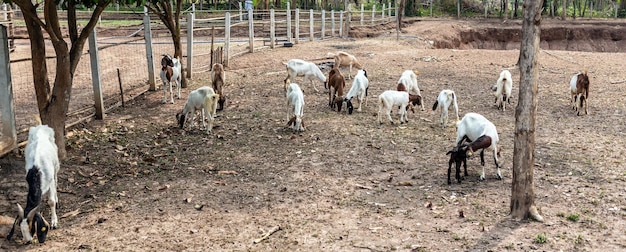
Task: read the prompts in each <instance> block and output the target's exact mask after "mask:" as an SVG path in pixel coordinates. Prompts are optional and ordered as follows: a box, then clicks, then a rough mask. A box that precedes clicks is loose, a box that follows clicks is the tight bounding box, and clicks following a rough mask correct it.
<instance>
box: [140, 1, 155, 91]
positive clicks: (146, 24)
mask: <svg viewBox="0 0 626 252" xmlns="http://www.w3.org/2000/svg"><path fill="white" fill-rule="evenodd" d="M143 30H144V35H143V38H144V40H145V41H146V60H147V61H148V62H147V63H148V85H150V87H149V88H148V90H150V91H156V80H155V79H154V78H155V77H154V56H153V52H152V28H151V27H150V16H149V15H148V11H147V10H146V11H145V12H144V15H143Z"/></svg>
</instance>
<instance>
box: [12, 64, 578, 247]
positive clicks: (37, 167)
mask: <svg viewBox="0 0 626 252" xmlns="http://www.w3.org/2000/svg"><path fill="white" fill-rule="evenodd" d="M327 56H330V57H332V58H334V60H335V63H334V65H333V68H332V69H331V70H330V72H329V76H328V78H326V76H324V74H323V73H322V71H321V70H320V68H319V67H318V66H317V65H316V64H314V63H311V62H307V61H304V60H299V59H292V60H289V61H288V62H287V63H283V64H284V65H285V66H286V68H287V74H288V75H287V78H285V80H284V83H285V87H284V89H285V93H286V98H287V104H288V110H287V125H288V126H289V128H291V129H292V130H294V131H304V130H305V126H304V122H303V120H302V117H303V110H304V104H305V103H304V94H303V92H302V89H301V88H300V86H299V85H298V84H296V83H295V78H296V77H297V76H304V81H305V82H306V81H307V80H308V81H310V83H311V85H312V87H313V89H315V90H316V91H318V89H317V88H316V87H315V84H314V80H318V81H320V82H323V83H324V86H325V88H326V89H329V95H328V105H329V106H330V107H331V108H332V109H334V108H337V111H339V112H340V111H341V109H342V107H343V105H344V104H345V106H346V110H347V112H348V113H349V114H352V112H353V106H352V101H351V100H352V98H354V97H356V98H357V101H358V103H359V105H358V108H357V111H359V112H361V111H362V110H361V109H362V103H364V102H365V103H366V104H367V101H366V98H367V90H368V86H369V81H368V78H367V72H366V71H365V69H363V67H362V66H361V65H360V64H359V62H358V61H357V59H356V58H355V57H354V56H353V55H350V54H348V53H345V52H338V53H336V54H332V53H331V54H329V55H327ZM161 65H162V68H161V74H160V77H161V79H162V81H163V91H164V97H163V103H167V100H168V99H167V92H168V91H169V92H170V102H171V103H174V92H173V90H172V82H173V83H174V84H175V85H176V88H177V91H176V96H177V98H180V80H181V65H180V62H179V61H178V59H176V58H173V57H171V56H169V55H164V57H163V58H162V60H161ZM340 66H346V67H349V69H350V70H349V71H350V72H349V74H348V79H353V80H352V86H351V87H350V90H349V91H348V92H347V93H346V92H344V91H345V90H344V89H345V87H346V81H345V77H344V76H343V75H342V74H341V72H340V71H339V68H338V67H340ZM353 67H355V68H357V69H358V70H357V73H356V75H355V76H354V78H353V77H352V68H353ZM418 74H419V73H417V72H415V71H413V70H406V71H404V72H403V73H402V75H401V76H400V79H399V80H398V82H397V88H396V90H387V91H384V92H383V93H382V94H380V95H379V96H378V117H377V118H378V122H379V123H380V124H382V123H383V121H382V119H381V116H382V113H385V115H386V116H387V119H388V120H389V121H390V122H391V123H392V124H393V123H394V121H393V119H392V118H391V115H390V114H391V110H392V108H394V107H397V108H398V114H399V116H400V119H399V120H400V123H405V122H408V119H407V110H408V109H411V110H414V107H415V106H420V107H421V110H424V104H423V103H422V95H421V93H420V89H419V87H418V85H417V75H418ZM211 77H212V87H209V86H204V87H200V88H198V89H196V90H194V91H192V92H190V93H189V95H188V97H187V101H186V102H185V105H184V107H183V110H182V111H181V112H179V113H177V115H176V118H177V120H178V125H179V127H180V128H181V129H183V128H184V125H185V123H186V122H187V121H189V120H190V121H191V126H193V122H194V116H195V114H196V113H195V112H196V111H197V110H199V111H201V115H202V123H203V126H204V127H205V128H206V130H207V133H209V132H210V131H211V129H212V127H213V122H214V118H215V115H216V111H217V110H222V109H223V108H224V103H225V101H226V99H225V96H224V95H223V92H222V87H223V85H224V82H225V78H224V77H225V76H224V67H223V66H222V65H221V64H214V65H213V66H212V69H211ZM512 88H513V81H512V79H511V73H510V72H509V71H508V70H503V71H502V72H501V73H500V76H499V78H498V80H497V81H496V85H494V86H493V87H492V90H493V91H494V96H495V103H496V106H497V107H498V109H502V110H505V109H506V104H507V103H509V104H510V97H511V92H512ZM570 91H571V103H572V107H573V109H574V110H576V112H577V115H580V114H581V111H584V113H585V114H587V102H586V101H587V99H588V97H589V77H588V76H587V72H586V71H585V72H583V73H578V74H576V75H574V76H572V78H571V81H570ZM450 106H453V107H454V110H455V115H456V129H457V137H456V141H455V147H454V148H452V150H450V151H448V153H447V155H450V161H449V162H448V184H451V180H450V173H451V168H452V164H453V163H454V164H455V167H456V174H455V178H456V180H457V181H458V183H461V180H462V179H463V177H461V174H460V168H461V164H463V166H464V176H468V174H467V163H466V162H467V158H468V157H471V156H472V155H473V153H474V152H475V151H478V150H480V162H481V165H482V166H483V170H482V173H481V174H480V179H481V180H483V179H484V178H485V168H484V165H485V161H484V150H485V149H489V148H490V149H492V150H493V159H494V163H495V165H496V169H497V176H498V179H502V174H501V173H500V165H499V163H498V153H499V152H498V147H497V143H498V141H499V139H498V131H497V129H496V126H495V125H494V124H493V123H491V122H490V121H489V120H487V119H486V118H485V117H484V116H482V115H480V114H477V113H467V114H466V115H465V116H464V117H463V118H462V119H461V120H460V121H459V109H458V105H457V100H456V95H455V93H454V91H452V90H448V89H445V90H442V91H441V92H440V93H439V96H438V97H437V100H436V101H435V103H434V104H433V107H432V109H433V111H435V110H437V109H439V118H440V124H441V126H442V127H446V126H447V125H448V110H449V108H450ZM190 115H191V119H189V116H190ZM205 117H206V118H207V119H208V121H209V125H208V126H207V125H206V123H205ZM191 126H190V127H191ZM25 156H26V181H27V183H28V195H27V199H26V208H22V207H21V206H20V205H19V204H17V210H18V216H17V217H16V219H15V221H14V223H13V228H12V229H11V231H10V232H9V234H8V235H7V239H8V240H10V239H11V238H12V237H13V234H14V232H15V230H16V229H17V230H19V231H21V233H22V236H23V238H24V241H25V242H26V243H27V244H28V243H30V242H31V241H32V239H33V237H34V236H35V235H36V236H37V239H38V241H39V242H40V243H43V242H45V240H46V236H47V232H48V230H49V229H50V228H56V227H57V224H58V218H57V215H56V210H55V208H56V206H57V202H58V197H57V190H56V185H57V173H58V171H59V160H58V155H57V146H56V144H55V141H54V131H53V129H52V128H50V127H48V126H46V125H39V126H35V127H31V128H30V130H29V134H28V144H27V146H26V150H25ZM45 194H47V195H48V206H49V207H50V213H51V217H50V220H51V223H48V222H47V221H46V220H45V218H43V216H41V214H40V207H41V201H42V196H43V195H45Z"/></svg>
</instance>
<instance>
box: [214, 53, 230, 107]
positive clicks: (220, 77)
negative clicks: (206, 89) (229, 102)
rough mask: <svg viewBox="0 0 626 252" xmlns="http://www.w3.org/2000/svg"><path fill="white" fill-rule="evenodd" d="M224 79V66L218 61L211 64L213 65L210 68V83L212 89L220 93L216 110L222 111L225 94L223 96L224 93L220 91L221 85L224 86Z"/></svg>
mask: <svg viewBox="0 0 626 252" xmlns="http://www.w3.org/2000/svg"><path fill="white" fill-rule="evenodd" d="M225 81H226V79H225V74H224V66H223V65H222V64H220V63H215V64H213V67H212V68H211V83H212V84H213V90H214V91H215V93H217V94H218V95H220V99H219V100H218V101H217V103H218V107H217V111H222V110H223V109H224V103H225V102H226V96H224V93H223V92H222V87H224V82H225Z"/></svg>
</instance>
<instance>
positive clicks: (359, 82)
mask: <svg viewBox="0 0 626 252" xmlns="http://www.w3.org/2000/svg"><path fill="white" fill-rule="evenodd" d="M368 88H369V80H368V79H367V72H366V71H365V70H364V69H362V70H359V71H358V72H357V73H356V75H355V76H354V81H353V82H352V87H350V91H348V94H346V98H344V99H343V100H344V101H345V102H346V104H347V105H346V107H347V109H348V114H350V115H351V114H352V111H353V110H354V107H353V106H352V97H355V96H356V99H357V100H358V102H359V108H358V109H357V111H359V112H361V105H362V104H363V102H365V105H367V100H366V98H367V89H368Z"/></svg>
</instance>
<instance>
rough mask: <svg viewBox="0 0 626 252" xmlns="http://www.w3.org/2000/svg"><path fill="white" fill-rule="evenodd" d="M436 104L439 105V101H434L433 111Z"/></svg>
mask: <svg viewBox="0 0 626 252" xmlns="http://www.w3.org/2000/svg"><path fill="white" fill-rule="evenodd" d="M437 106H439V101H435V104H433V111H435V110H436V109H437Z"/></svg>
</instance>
